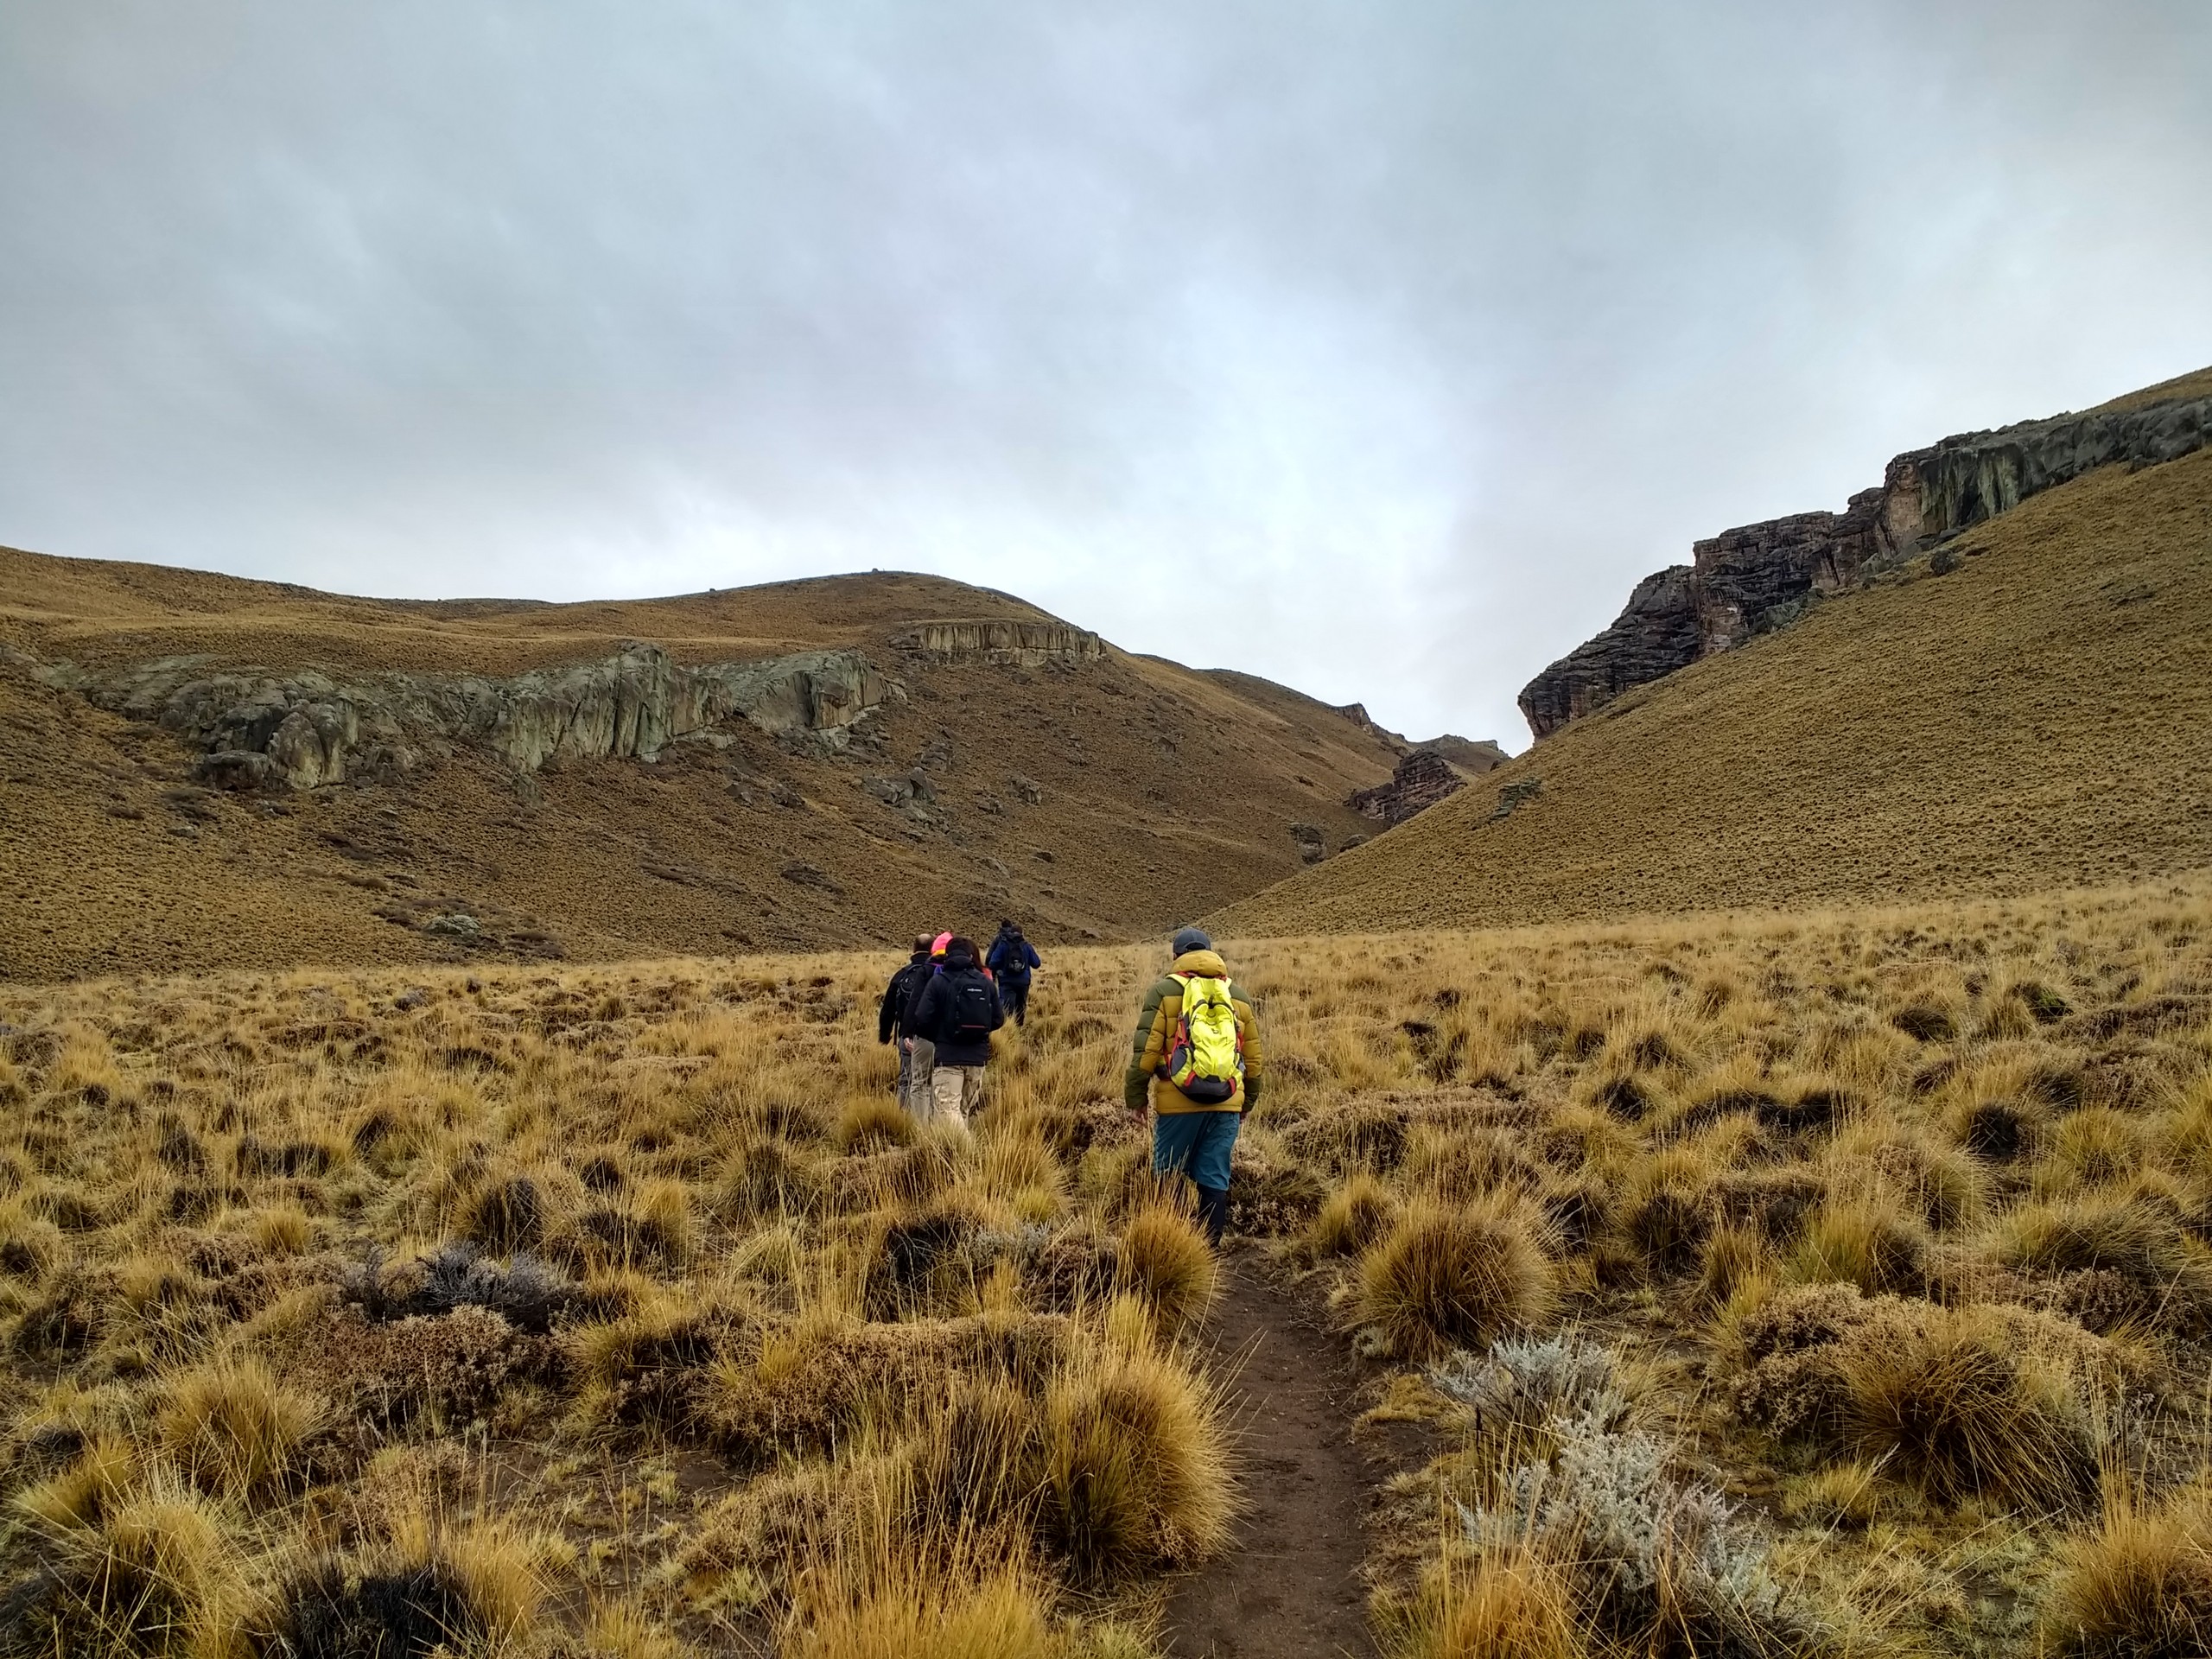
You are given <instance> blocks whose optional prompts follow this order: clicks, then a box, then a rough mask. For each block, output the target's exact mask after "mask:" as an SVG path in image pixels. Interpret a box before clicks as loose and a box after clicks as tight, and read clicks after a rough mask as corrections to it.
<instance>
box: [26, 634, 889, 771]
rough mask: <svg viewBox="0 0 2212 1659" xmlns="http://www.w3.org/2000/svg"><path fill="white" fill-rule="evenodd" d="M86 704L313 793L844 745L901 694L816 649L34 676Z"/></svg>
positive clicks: (216, 766) (848, 660)
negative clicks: (457, 764)
mask: <svg viewBox="0 0 2212 1659" xmlns="http://www.w3.org/2000/svg"><path fill="white" fill-rule="evenodd" d="M41 677H42V678H45V679H46V680H48V683H54V684H66V685H67V686H69V687H70V688H72V689H73V690H78V691H80V692H81V693H83V695H84V696H86V697H87V698H88V699H89V700H90V701H92V702H93V703H95V704H97V705H99V707H101V708H104V709H109V710H110V711H111V712H113V713H116V714H119V715H124V716H126V717H128V718H130V719H133V720H141V721H149V722H152V723H154V724H157V725H160V726H162V727H163V728H166V729H168V730H170V731H173V732H175V733H176V734H179V735H180V736H181V737H182V738H184V739H185V740H186V741H188V742H189V743H191V744H193V745H194V746H195V747H198V748H200V751H201V752H202V753H201V760H200V771H201V772H202V773H203V774H204V775H206V776H207V777H208V778H210V779H212V780H213V781H216V782H219V783H223V784H226V785H231V786H232V787H244V786H251V785H286V786H289V787H290V788H293V789H314V788H315V787H317V786H318V785H325V784H340V783H345V782H346V781H348V780H349V779H355V780H358V779H371V778H376V777H385V776H391V775H394V774H399V773H404V772H410V771H412V770H413V769H414V768H415V767H416V766H418V765H419V764H421V762H422V761H423V759H424V758H425V757H426V756H427V755H431V754H437V753H451V752H453V751H454V749H456V748H463V747H466V748H472V749H475V750H478V751H483V752H488V753H491V754H493V755H494V756H496V757H497V758H498V759H499V760H502V761H504V762H505V764H506V765H507V766H510V767H512V768H513V769H514V770H515V771H517V772H536V771H537V770H538V769H539V768H540V767H542V766H544V765H546V764H547V763H548V762H549V761H556V760H593V759H597V758H601V757H604V756H614V757H618V758H620V757H630V756H634V757H637V758H639V759H641V760H651V759H652V758H653V757H654V756H655V755H657V754H658V753H659V752H660V751H661V750H662V749H663V748H664V747H667V746H668V745H669V744H671V743H672V742H675V741H678V740H680V739H683V738H687V737H693V736H698V735H702V734H709V733H710V732H711V731H712V730H713V728H715V727H716V726H718V725H721V724H724V723H726V722H728V721H731V720H744V721H748V722H750V723H751V724H752V725H753V726H755V727H757V728H760V730H762V731H764V732H767V733H769V734H772V735H776V736H790V735H796V734H806V735H809V736H811V737H812V738H814V739H816V740H817V741H822V742H823V743H824V744H826V745H827V746H829V747H838V746H839V745H840V743H841V742H842V740H843V738H844V737H845V736H846V735H847V734H849V730H850V728H851V727H852V726H853V724H854V722H855V721H858V720H860V719H861V718H862V717H863V716H864V715H867V714H868V712H869V711H870V710H872V709H875V708H877V707H878V706H879V705H880V704H881V703H882V702H884V701H885V700H886V698H887V697H891V698H896V697H897V696H899V695H900V694H899V687H898V686H897V684H896V683H894V682H892V681H888V680H886V679H885V678H884V677H883V676H882V675H881V674H880V672H878V671H877V670H876V669H875V667H874V664H871V663H870V662H869V661H868V658H866V657H865V656H863V655H861V653H860V652H854V651H810V652H798V653H797V654H795V655H792V656H789V657H779V658H773V659H772V660H770V661H766V662H760V663H709V664H700V665H688V666H687V665H685V664H679V663H677V661H676V660H675V659H674V658H671V657H670V656H669V654H668V653H667V652H665V651H664V650H662V649H661V648H660V647H659V646H658V645H628V646H626V647H625V648H624V649H623V650H622V651H621V652H619V653H617V654H616V655H615V656H613V657H610V658H606V659H604V660H603V661H601V662H596V663H584V664H576V665H575V666H573V667H569V668H560V669H541V670H537V671H532V672H530V673H527V674H520V675H517V676H516V677H513V678H512V679H488V678H480V677H475V676H454V677H445V676H436V675H425V674H383V675H376V676H372V677H364V678H363V679H360V680H358V681H339V680H335V679H333V678H332V677H330V676H328V675H326V674H321V673H315V672H312V671H308V672H302V673H296V674H290V675H286V676H283V677H277V676H273V675H261V674H256V673H253V672H251V671H211V670H210V668H209V666H208V664H207V661H206V659H204V658H163V659H162V660H161V661H158V662H153V663H148V664H143V665H141V666H139V667H137V668H133V669H129V670H125V671H121V672H118V673H115V674H111V675H106V676H92V675H86V674H83V673H80V672H78V671H74V670H72V669H70V668H69V667H68V666H67V665H66V664H60V665H49V666H47V667H45V668H44V669H43V670H42V671H41Z"/></svg>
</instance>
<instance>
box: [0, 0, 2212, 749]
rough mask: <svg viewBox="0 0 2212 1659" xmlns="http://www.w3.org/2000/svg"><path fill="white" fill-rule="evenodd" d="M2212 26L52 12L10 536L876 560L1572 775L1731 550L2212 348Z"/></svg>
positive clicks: (1827, 8)
mask: <svg viewBox="0 0 2212 1659" xmlns="http://www.w3.org/2000/svg"><path fill="white" fill-rule="evenodd" d="M2208 88H2212V5H2208V4H2206V3H2205V0H2165V3H2159V0H2104V3H2101V4H2099V5H2096V6H2084V5H2082V4H2080V3H2078V0H2003V3H1996V0H1945V3H1942V4H1938V5H1930V4H1928V3H1925V0H1914V3H1904V0H1897V3H1891V0H1834V3H1831V4H1827V5H1823V6H1818V7H1815V6H1796V5H1779V4H1776V3H1774V0H1745V3H1714V0H1682V3H1674V4H1667V5H1656V4H1651V3H1648V0H1647V3H1633V0H1549V3H1546V4H1542V5H1533V4H1526V3H1477V0H1462V3H1414V0H1141V3H1127V4H1109V3H1088V0H1052V3H1036V0H1027V3H1014V0H1006V3H989V0H946V3H934V0H876V3H843V0H790V3H780V4H779V3H773V0H760V3H743V0H696V3H683V0H652V3H641V0H627V3H622V4H615V3H605V4H596V3H575V0H512V3H507V4H494V3H480V0H342V3H341V0H266V3H219V0H204V3H180V0H144V3H138V4H117V3H108V0H4V3H0V542H5V543H13V544H16V545H20V546H25V547H31V548H35V549H38V550H43V551H47V552H52V553H60V554H72V555H79V556H99V557H115V558H135V559H147V560H154V561H158V562H162V563H176V564H186V565H194V566H200V567H208V568H214V569H224V570H230V571H235V572H238V573H240V574H244V575H256V576H265V577H272V578H280V579H283V580H287V581H293V582H307V583H310V584H313V585H315V586H319V587H324V588H339V589H344V590H347V591H353V592H363V593H372V594H409V595H449V594H531V595H536V596H541V597H545V598H556V599H569V598H584V597H592V596H602V595H632V594H656V593H667V592H681V591H688V590H691V589H696V588H705V587H709V586H719V587H728V586H731V585H734V584H737V583H741V582H754V581H762V580H767V579H771V578H774V577H779V576H786V575H810V574H818V573H823V572H829V571H836V570H848V569H868V568H870V567H877V566H880V567H883V568H901V569H926V570H934V571H939V572H942V573H944V574H945V575H952V576H957V577H961V578H963V579H964V580H968V581H972V582H986V583H988V584H991V585H993V586H996V587H1001V588H1008V589H1011V590H1012V591H1014V592H1015V593H1018V594H1022V595H1023V596H1025V597H1027V598H1029V599H1032V600H1034V601H1037V602H1038V603H1039V604H1042V605H1044V606H1046V607H1048V608H1050V609H1052V610H1053V611H1056V612H1058V613H1060V614H1062V615H1064V616H1066V617H1068V618H1069V619H1071V620H1075V621H1077V622H1079V623H1082V624H1084V625H1087V626H1093V627H1096V628H1097V629H1099V630H1100V631H1101V632H1103V633H1105V634H1106V635H1107V637H1108V638H1109V639H1113V640H1115V641H1116V643H1118V644H1120V645H1125V646H1128V647H1131V648H1134V649H1139V650H1147V651H1155V652H1162V653H1165V654H1167V655H1171V656H1174V657H1177V658H1181V659H1183V660H1185V661H1186V662H1191V663H1194V664H1202V665H1216V664H1220V665H1229V666H1234V667H1238V668H1243V669H1247V670H1250V671H1255V672H1258V673H1262V674H1265V675H1268V676H1270V677H1274V678H1276V679H1280V680H1284V681H1287V682H1288V683H1292V684H1294V685H1296V686H1299V687H1300V688H1301V689H1303V690H1309V691H1312V692H1313V693H1315V694H1317V695H1319V696H1325V697H1328V698H1330V699H1331V700H1332V701H1342V700H1347V699H1351V698H1355V697H1357V698H1360V699H1363V700H1364V701H1365V702H1367V704H1368V705H1369V707H1370V709H1372V710H1373V711H1374V712H1375V713H1376V715H1377V716H1378V717H1379V718H1381V719H1383V720H1384V721H1386V722H1387V723H1389V724H1392V725H1395V726H1397V727H1400V728H1405V729H1408V730H1410V731H1411V732H1412V733H1413V734H1414V735H1416V736H1426V735H1429V734H1433V733H1434V732H1436V731H1438V730H1440V729H1447V728H1448V729H1452V730H1456V731H1459V732H1460V733H1463V734H1466V735H1469V736H1474V737H1484V736H1496V737H1499V738H1501V739H1503V740H1504V741H1506V742H1507V743H1508V745H1509V746H1510V747H1516V748H1517V747H1521V746H1522V744H1523V743H1524V742H1525V741H1526V740H1527V734H1526V729H1525V728H1524V727H1523V725H1522V722H1521V720H1520V718H1519V715H1518V714H1517V712H1516V709H1515V708H1514V703H1513V697H1514V694H1515V692H1516V690H1518V689H1519V688H1520V686H1521V685H1522V683H1524V682H1525V681H1526V680H1527V679H1528V678H1529V676H1530V675H1531V674H1533V673H1535V671H1537V670H1539V669H1541V667H1543V666H1544V664H1546V663H1547V662H1548V661H1549V660H1551V659H1552V658H1554V657H1556V656H1558V655H1560V653H1562V652H1565V651H1567V649H1569V648H1570V647H1572V646H1573V645H1574V644H1576V643H1577V642H1578V641H1579V640H1580V639H1583V638H1584V637H1586V635H1588V634H1589V633H1591V632H1593V631H1594V630H1595V629H1597V628H1599V627H1600V626H1603V625H1604V624H1605V622H1607V621H1608V620H1611V617H1612V616H1613V615H1614V614H1615V613H1616V612H1617V611H1618V608H1619V607H1620V604H1621V602H1622V601H1623V600H1624V598H1625V597H1626V594H1627V591H1628V588H1629V587H1630V584H1631V583H1632V582H1634V581H1635V579H1636V578H1637V577H1638V576H1639V575H1643V574H1644V573H1645V572H1646V571H1649V570H1651V569H1656V568H1657V567H1658V566H1660V565H1662V564H1666V563H1673V562H1675V561H1677V560H1680V559H1683V558H1686V557H1687V556H1688V547H1689V543H1690V541H1691V540H1692V539H1693V538H1694V537H1699V536H1703V535H1709V534H1711V533H1713V531H1718V530H1719V529H1722V528H1724V527H1726V526H1728V525H1731V524H1741V523H1745V522H1748V521H1751V520H1754V519H1758V518H1764V517H1768V516H1770V515H1773V514H1776V513H1780V512H1793V511H1799V510H1802V509H1806V508H1811V507H1818V506H1827V507H1840V505H1842V503H1843V499H1844V497H1845V496H1846V495H1847V493H1850V492H1851V491H1852V490H1854V489H1858V488H1861V487H1864V486H1866V485H1868V484H1871V483H1873V482H1876V481H1878V479H1879V476H1880V471H1881V467H1882V463H1883V462H1884V461H1885V460H1886V459H1887V458H1888V457H1889V456H1890V455H1891V454H1892V453H1894V452H1895V451H1897V450H1899V449H1902V448H1910V447H1912V446H1915V445H1917V444H1920V443H1923V442H1929V441H1931V440H1933V439H1935V438H1936V437H1938V436H1941V435H1943V434H1944V433H1946V432H1950V431H1956V430H1961V429H1971V428H1974V427H1977V426H1986V425H1991V424H1997V423H2002V422H2005V421H2007V420H2012V419H2017V418H2022V417H2025V416H2032V415H2039V414H2047V413H2050V412H2054V411H2056V410H2061V409H2065V408H2069V407H2080V406H2082V405H2085V404H2091V403H2094V402H2098V401H2101V399H2103V398H2104V397H2108V396H2111V395H2113V394H2115V393H2118V392H2120V391H2125V390H2127V389H2130V388H2132V387H2134V386H2137V385H2143V384H2145V383H2148V382H2151V381H2153V380H2158V379H2163V378H2167V377H2169V376H2171V375H2174V374H2177V373H2180V372H2184V371H2187V370H2190V369H2193V368H2196V367H2200V366H2202V365H2206V364H2208V363H2212V92H2208Z"/></svg>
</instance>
